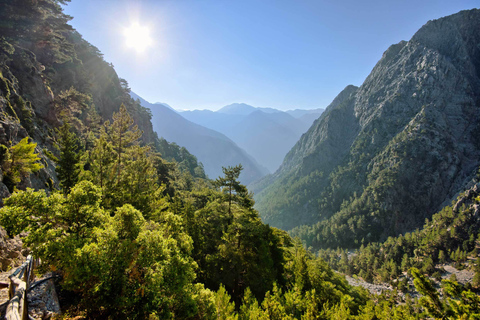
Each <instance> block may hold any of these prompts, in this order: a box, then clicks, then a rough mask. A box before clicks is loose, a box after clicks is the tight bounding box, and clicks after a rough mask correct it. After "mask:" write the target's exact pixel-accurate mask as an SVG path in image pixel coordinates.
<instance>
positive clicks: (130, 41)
mask: <svg viewBox="0 0 480 320" xmlns="http://www.w3.org/2000/svg"><path fill="white" fill-rule="evenodd" d="M124 35H125V40H126V44H127V46H128V47H129V48H133V49H135V50H136V51H137V52H138V53H142V52H144V51H145V50H146V49H147V48H148V47H150V46H151V45H152V43H153V40H152V38H151V37H150V29H149V28H148V27H146V26H141V25H140V24H138V23H132V24H131V25H130V27H128V28H125V30H124Z"/></svg>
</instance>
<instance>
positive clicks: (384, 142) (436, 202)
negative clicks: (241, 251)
mask: <svg viewBox="0 0 480 320" xmlns="http://www.w3.org/2000/svg"><path fill="white" fill-rule="evenodd" d="M478 30H480V10H470V11H462V12H460V13H458V14H455V15H452V16H449V17H445V18H442V19H439V20H435V21H429V22H428V23H427V24H426V25H425V26H423V27H422V28H421V29H420V30H419V31H418V32H417V33H416V34H415V35H414V36H413V37H412V39H411V40H410V41H408V42H406V41H402V42H400V43H398V44H396V45H393V46H391V47H390V48H389V49H388V50H387V51H385V53H384V54H383V56H382V58H381V59H380V61H379V62H378V63H377V65H376V66H375V67H374V69H373V70H372V72H371V74H370V75H369V76H368V77H367V79H366V80H365V82H364V83H363V84H362V86H360V87H359V88H358V89H356V88H353V87H347V88H346V90H344V92H343V93H342V94H341V95H339V97H338V99H336V101H334V103H332V106H331V107H329V108H328V109H327V110H326V111H325V113H324V114H323V115H322V116H321V117H320V119H319V120H317V121H316V122H315V123H314V125H313V126H312V127H311V128H310V130H309V131H308V132H307V134H305V135H304V136H303V137H302V139H300V141H299V142H298V143H297V145H296V146H295V147H294V148H293V149H292V150H291V151H290V153H289V154H288V155H287V157H286V158H285V161H284V163H283V165H282V166H281V168H280V169H279V171H277V172H276V173H275V174H274V175H273V176H270V177H268V178H266V179H265V181H267V182H268V185H266V183H264V184H263V185H262V184H259V185H258V187H257V189H256V190H255V191H256V200H257V208H258V209H259V211H260V213H261V215H262V217H263V218H264V219H265V222H267V223H270V224H272V225H273V226H277V227H280V228H284V229H292V228H294V227H298V226H300V225H309V227H307V228H305V227H303V231H299V230H297V231H298V232H299V233H298V234H302V235H304V236H305V237H307V238H309V239H310V240H311V241H312V242H313V243H315V244H316V245H317V246H335V247H336V246H337V245H345V246H347V247H348V246H357V245H360V243H361V241H362V239H363V240H365V241H373V240H381V239H383V238H385V237H386V236H388V235H398V234H399V233H401V232H405V231H407V230H411V229H412V228H415V227H418V226H421V224H422V223H423V221H424V219H425V218H426V217H429V216H431V215H432V214H433V213H434V212H436V211H437V210H439V209H440V207H441V206H442V205H443V204H445V203H446V202H449V201H450V199H452V198H453V197H454V196H455V195H456V194H458V192H459V191H461V190H463V188H464V187H465V183H466V181H469V180H470V179H471V177H472V175H473V174H475V172H476V170H477V168H478V167H479V165H480V161H479V160H480V142H479V141H480V134H479V132H480V130H479V129H480V32H478ZM347 89H348V90H347ZM287 181H288V183H287ZM287 184H291V185H293V186H291V187H285V185H287ZM278 199H280V201H279V202H278V201H277V200H278ZM272 204H274V205H272ZM307 230H308V231H307Z"/></svg>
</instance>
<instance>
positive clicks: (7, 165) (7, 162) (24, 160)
mask: <svg viewBox="0 0 480 320" xmlns="http://www.w3.org/2000/svg"><path fill="white" fill-rule="evenodd" d="M36 146H37V144H36V143H33V142H28V137H25V138H23V139H22V140H20V142H18V143H17V144H16V145H14V146H12V147H10V148H6V147H4V148H2V157H1V158H2V159H1V160H2V169H3V172H4V177H3V182H4V183H5V185H6V186H7V187H8V189H9V191H10V192H13V190H14V189H15V187H16V185H17V184H18V183H20V181H21V180H22V178H25V177H27V176H28V175H30V174H31V173H32V172H37V171H38V170H40V169H41V168H43V165H42V164H40V163H38V161H39V160H40V158H39V157H38V154H37V153H35V148H36Z"/></svg>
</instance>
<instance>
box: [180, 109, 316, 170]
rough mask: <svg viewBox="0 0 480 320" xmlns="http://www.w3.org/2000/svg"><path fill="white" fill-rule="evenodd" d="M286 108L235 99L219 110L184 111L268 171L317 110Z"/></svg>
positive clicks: (304, 128)
mask: <svg viewBox="0 0 480 320" xmlns="http://www.w3.org/2000/svg"><path fill="white" fill-rule="evenodd" d="M294 114H295V115H298V116H299V117H301V119H298V118H297V117H294V116H292V115H290V114H288V112H283V111H280V110H276V109H272V108H255V107H252V106H250V105H247V104H243V103H234V104H231V105H228V106H225V107H223V108H222V109H220V110H218V111H215V112H213V111H209V110H194V111H184V112H181V115H182V116H184V117H185V118H186V119H188V120H190V121H192V122H195V123H197V124H200V125H202V126H205V127H207V128H210V129H213V130H216V131H219V132H221V133H223V134H224V135H226V136H227V137H229V138H230V139H232V140H233V141H235V143H237V144H238V145H239V146H240V147H241V148H243V149H244V150H246V151H247V152H248V154H250V155H252V156H253V157H254V158H255V159H256V160H257V161H258V162H259V163H260V164H261V165H262V166H264V167H266V168H267V169H268V170H269V171H270V172H274V171H275V170H277V169H278V167H279V165H280V164H281V162H282V160H283V158H284V157H285V155H286V154H287V152H288V150H290V149H291V147H292V146H293V145H294V144H295V142H297V141H298V139H299V138H300V137H301V135H302V134H303V133H305V132H306V131H307V129H308V128H309V127H310V126H311V125H312V123H313V121H314V120H315V119H316V118H317V117H318V115H319V114H318V110H317V111H310V110H296V111H295V112H294Z"/></svg>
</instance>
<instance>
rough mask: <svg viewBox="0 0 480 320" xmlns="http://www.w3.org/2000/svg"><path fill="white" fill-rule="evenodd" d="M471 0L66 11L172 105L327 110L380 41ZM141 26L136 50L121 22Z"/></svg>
mask: <svg viewBox="0 0 480 320" xmlns="http://www.w3.org/2000/svg"><path fill="white" fill-rule="evenodd" d="M478 7H480V1H479V0H475V1H472V0H455V1H452V0H448V1H443V0H437V1H434V0H415V1H413V0H403V1H400V0H394V1H388V0H378V1H377V0H371V1H368V0H367V1H359V0H337V1H333V0H328V1H327V0H72V1H71V2H70V3H69V4H68V5H67V6H66V7H65V13H67V14H69V15H71V16H72V17H73V20H72V21H71V22H70V24H71V25H72V26H73V27H74V28H75V29H76V30H77V31H78V32H80V34H82V36H83V37H84V39H86V40H87V41H89V42H90V43H91V44H93V45H94V46H96V47H97V48H98V49H99V50H100V51H101V52H102V53H103V54H104V59H105V60H106V61H107V62H110V63H112V64H113V65H114V67H115V70H116V71H117V73H118V75H119V76H120V77H121V78H124V79H126V80H127V81H128V83H129V85H130V88H131V89H132V91H134V92H135V93H137V94H138V95H140V96H141V97H143V98H144V99H145V100H147V101H149V102H152V103H155V102H163V103H167V104H169V105H170V106H172V107H173V108H175V109H180V110H192V109H210V110H218V109H220V108H221V107H223V106H225V105H228V104H231V103H247V104H249V105H252V106H255V107H272V108H276V109H280V110H291V109H312V108H325V107H326V106H327V105H328V104H329V103H330V102H331V101H332V100H333V99H334V98H335V96H336V95H337V94H338V93H340V91H341V90H342V89H343V88H345V87H346V86H347V85H349V84H353V85H357V86H360V85H361V84H362V83H363V81H364V80H365V78H366V77H367V76H368V74H369V73H370V71H371V70H372V68H373V67H374V66H375V64H376V63H377V61H378V60H379V59H380V58H381V56H382V54H383V52H384V51H385V50H387V48H388V47H389V46H390V45H392V44H395V43H398V42H400V41H401V40H409V39H410V38H411V37H412V36H413V35H414V33H415V32H416V31H417V30H418V29H419V28H420V27H421V26H422V25H424V24H425V23H426V22H427V21H428V20H433V19H438V18H440V17H444V16H447V15H450V14H453V13H456V12H458V11H460V10H465V9H472V8H478ZM132 24H137V25H139V26H141V27H142V28H144V29H147V30H149V32H150V38H151V43H150V45H149V46H148V47H147V48H146V49H145V50H144V51H143V52H137V50H135V49H134V48H132V47H131V46H129V45H128V43H127V39H126V36H125V29H126V28H128V27H129V26H131V25H132Z"/></svg>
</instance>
